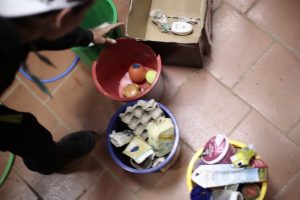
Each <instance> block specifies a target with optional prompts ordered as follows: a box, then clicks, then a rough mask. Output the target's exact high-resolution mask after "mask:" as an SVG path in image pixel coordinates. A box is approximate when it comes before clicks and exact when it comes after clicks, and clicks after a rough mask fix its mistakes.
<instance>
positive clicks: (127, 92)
mask: <svg viewBox="0 0 300 200" xmlns="http://www.w3.org/2000/svg"><path fill="white" fill-rule="evenodd" d="M139 93H140V86H139V85H137V84H135V83H130V84H128V85H126V87H125V88H124V89H123V95H124V96H125V97H134V96H136V95H138V94H139Z"/></svg>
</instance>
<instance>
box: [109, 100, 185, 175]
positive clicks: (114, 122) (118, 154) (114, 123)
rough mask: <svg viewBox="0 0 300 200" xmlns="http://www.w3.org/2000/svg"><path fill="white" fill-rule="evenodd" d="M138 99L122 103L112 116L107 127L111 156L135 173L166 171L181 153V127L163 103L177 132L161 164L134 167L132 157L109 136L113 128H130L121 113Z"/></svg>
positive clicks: (117, 162) (164, 110) (119, 129)
mask: <svg viewBox="0 0 300 200" xmlns="http://www.w3.org/2000/svg"><path fill="white" fill-rule="evenodd" d="M136 102H137V101H132V102H129V103H126V104H124V105H122V106H121V107H120V108H119V109H118V110H117V111H116V113H115V114H114V116H113V117H112V118H111V120H110V122H109V125H108V128H107V140H106V143H107V147H108V152H109V154H110V156H111V157H112V159H113V161H114V162H115V163H116V164H117V165H118V166H120V167H121V168H123V169H124V170H126V171H128V172H131V173H135V174H147V173H152V172H164V171H166V170H167V169H168V168H169V167H170V166H171V165H172V164H173V163H174V162H175V161H176V159H177V158H178V156H179V153H180V144H179V138H180V137H179V128H178V124H177V122H176V120H175V118H174V116H173V114H172V113H171V112H170V111H169V110H168V109H167V108H166V107H165V106H164V105H162V104H160V103H158V105H159V107H160V108H161V109H162V110H163V112H164V114H165V115H166V117H169V118H171V120H172V122H173V124H174V133H175V140H174V145H173V148H172V150H171V152H170V153H169V154H168V155H167V156H166V159H165V160H164V161H163V162H162V163H160V164H159V165H157V166H155V167H152V168H149V169H136V168H134V167H132V165H131V163H130V159H129V157H127V156H126V155H124V154H122V150H123V149H122V150H121V149H119V148H117V147H115V146H114V145H113V144H112V143H111V142H110V138H109V134H111V132H112V131H113V130H116V131H122V130H125V129H128V127H127V125H126V124H125V123H123V122H122V121H121V119H120V117H119V114H120V113H123V112H124V111H125V110H126V108H127V107H128V106H132V105H134V104H136Z"/></svg>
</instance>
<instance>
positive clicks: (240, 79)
mask: <svg viewBox="0 0 300 200" xmlns="http://www.w3.org/2000/svg"><path fill="white" fill-rule="evenodd" d="M274 44H275V41H274V40H273V41H272V42H271V43H270V44H269V46H267V47H266V49H265V50H264V51H263V52H262V53H261V55H259V56H258V57H257V58H256V60H255V61H254V62H253V64H251V65H250V66H249V67H248V68H247V69H246V71H245V72H244V73H243V74H242V75H241V76H240V77H239V79H238V80H237V81H236V82H235V83H234V84H233V86H232V87H230V88H231V89H232V90H234V89H235V87H236V86H237V85H238V84H240V82H241V81H242V80H243V79H244V78H245V77H246V76H247V75H248V74H249V72H250V71H251V70H253V69H254V68H255V66H256V65H257V64H258V63H259V62H260V61H261V60H262V59H263V58H264V57H265V55H267V53H269V51H270V50H271V48H272V46H273V45H274Z"/></svg>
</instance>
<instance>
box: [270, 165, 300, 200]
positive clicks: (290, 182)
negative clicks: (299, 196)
mask: <svg viewBox="0 0 300 200" xmlns="http://www.w3.org/2000/svg"><path fill="white" fill-rule="evenodd" d="M297 178H300V169H299V170H298V172H296V173H295V175H294V176H293V177H292V178H290V179H289V180H288V181H287V183H286V184H285V185H284V186H283V187H282V188H281V189H280V190H279V192H277V193H276V194H275V196H274V200H277V199H278V198H279V197H280V195H282V194H284V192H285V191H286V190H287V189H288V188H289V187H290V186H291V185H292V183H293V181H294V180H296V179H297Z"/></svg>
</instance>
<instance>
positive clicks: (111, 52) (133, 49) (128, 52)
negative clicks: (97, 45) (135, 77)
mask: <svg viewBox="0 0 300 200" xmlns="http://www.w3.org/2000/svg"><path fill="white" fill-rule="evenodd" d="M133 63H140V64H142V65H143V66H144V67H146V68H147V69H148V70H155V71H156V72H157V74H156V77H155V79H154V81H153V83H152V84H151V85H150V86H149V87H148V88H147V89H145V91H143V92H141V93H140V94H138V95H136V96H133V97H125V96H124V95H122V94H120V93H121V92H120V82H121V80H122V78H123V77H124V75H125V74H126V73H127V72H128V69H129V66H131V65H132V64H133ZM161 69H162V67H161V59H160V56H156V54H155V53H154V51H153V50H152V49H151V48H150V47H148V46H147V45H145V44H143V43H141V42H138V41H136V40H134V39H130V38H120V39H117V44H113V45H109V46H107V47H106V48H105V49H104V50H103V51H102V52H101V53H100V55H99V58H98V60H97V61H96V62H94V63H93V67H92V75H93V80H94V84H95V85H96V87H97V89H98V90H99V91H100V92H101V93H102V94H103V95H105V96H106V97H108V98H110V99H113V100H116V101H119V102H128V101H134V100H137V99H155V100H156V101H159V99H160V98H161V96H162V93H163V80H162V77H161Z"/></svg>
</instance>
